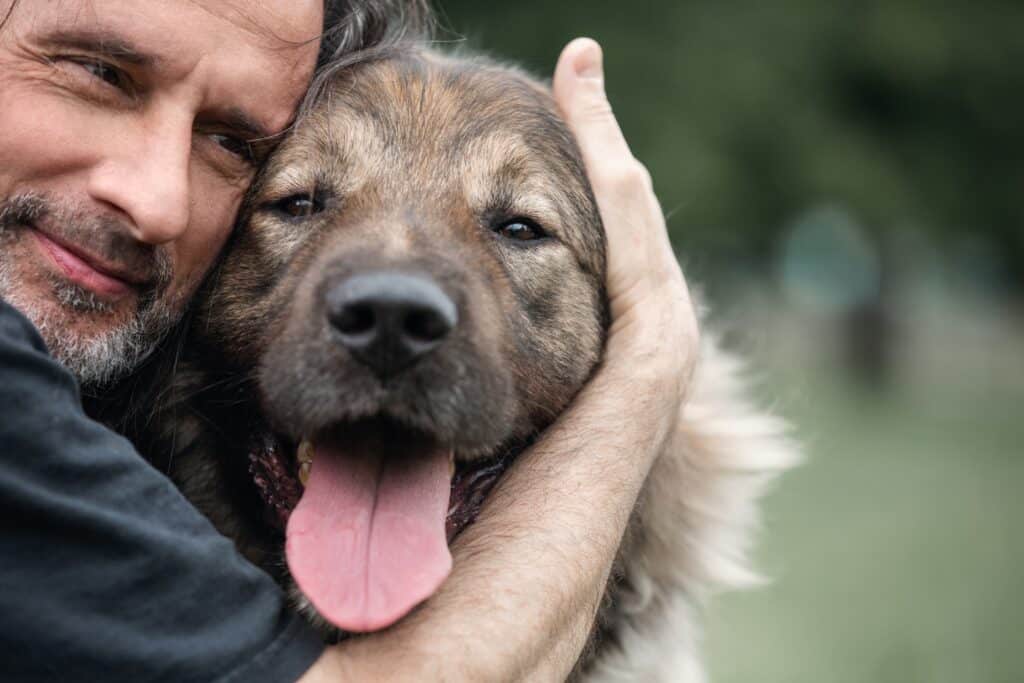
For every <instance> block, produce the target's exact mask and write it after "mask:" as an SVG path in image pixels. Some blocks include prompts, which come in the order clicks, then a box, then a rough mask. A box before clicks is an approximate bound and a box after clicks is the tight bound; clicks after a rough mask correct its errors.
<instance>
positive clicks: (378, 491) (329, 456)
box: [249, 418, 513, 632]
mask: <svg viewBox="0 0 1024 683" xmlns="http://www.w3.org/2000/svg"><path fill="white" fill-rule="evenodd" d="M249 457H250V464H249V467H250V472H251V474H252V477H253V481H254V482H255V484H256V487H257V489H258V490H259V492H260V495H261V497H262V499H263V502H264V505H265V511H266V513H267V517H268V521H269V522H270V523H271V524H272V525H273V526H275V527H276V528H277V529H279V530H282V531H284V533H285V552H286V555H287V560H288V567H289V569H290V571H291V574H292V577H293V578H294V579H295V582H296V584H297V585H298V587H299V588H300V589H301V590H302V592H303V594H304V595H305V596H306V597H307V598H308V599H309V600H310V602H311V603H312V604H313V606H314V607H316V609H317V611H318V612H319V613H320V615H321V616H323V617H324V618H325V619H327V620H328V621H330V622H331V623H333V624H334V625H335V626H337V627H338V628H341V629H344V630H346V631H352V632H366V631H374V630H378V629H381V628H384V627H386V626H389V625H391V624H392V623H394V622H395V621H397V620H398V619H400V618H401V617H402V616H404V615H405V614H406V613H408V612H409V611H410V610H411V609H412V608H414V607H415V606H416V605H418V604H419V603H420V602H422V601H423V600H424V599H426V598H427V597H429V596H430V595H431V594H432V593H433V592H434V591H435V590H436V589H437V588H438V587H439V586H440V584H441V583H442V582H443V581H444V579H445V578H446V577H447V576H448V573H449V571H450V570H451V555H450V553H449V551H448V543H449V542H450V541H451V540H452V539H453V538H455V536H456V535H458V533H459V532H460V531H462V530H463V529H464V528H465V527H466V526H467V525H468V524H469V523H470V522H471V521H472V520H473V519H474V518H475V517H476V514H477V513H478V512H479V510H480V507H481V506H482V504H483V501H484V500H485V498H486V497H487V494H488V493H489V492H490V490H491V488H492V487H493V485H494V484H495V482H496V481H497V480H498V478H499V477H500V476H501V474H502V473H503V472H504V471H505V469H506V468H507V467H508V465H509V464H510V462H511V460H512V457H513V455H512V452H511V450H509V452H508V453H507V454H505V455H499V456H497V457H494V458H490V459H487V460H476V461H470V462H465V461H461V460H460V459H459V458H458V457H457V454H456V453H455V452H454V450H453V449H451V448H449V447H447V446H445V445H444V444H441V443H439V442H438V441H437V440H436V439H434V438H433V437H431V436H430V435H428V434H424V433H421V432H417V431H413V430H411V429H409V428H406V427H403V426H401V425H399V424H397V423H396V422H394V421H392V420H388V419H384V418H374V419H367V420H360V421H358V422H354V423H345V424H341V425H337V426H335V427H332V428H331V429H329V430H324V431H323V432H321V433H319V434H316V435H314V436H312V437H310V438H308V439H304V440H303V441H302V442H301V443H299V444H298V445H297V446H296V445H293V444H290V443H289V442H288V441H287V440H286V439H283V438H280V437H277V436H275V435H273V434H272V433H270V432H269V431H261V436H260V437H259V440H258V443H257V444H256V445H255V446H254V447H253V448H252V449H251V450H250V456H249Z"/></svg>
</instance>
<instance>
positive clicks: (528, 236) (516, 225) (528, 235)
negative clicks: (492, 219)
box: [495, 218, 546, 242]
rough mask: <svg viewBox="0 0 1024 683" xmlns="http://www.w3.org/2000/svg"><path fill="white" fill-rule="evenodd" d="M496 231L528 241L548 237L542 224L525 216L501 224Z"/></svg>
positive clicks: (514, 238) (512, 238)
mask: <svg viewBox="0 0 1024 683" xmlns="http://www.w3.org/2000/svg"><path fill="white" fill-rule="evenodd" d="M495 232H496V233H498V234H499V235H501V236H502V237H505V238H507V239H510V240H518V241H520V242H526V241H528V240H539V239H540V238H542V237H546V235H545V234H544V231H543V230H541V228H540V226H539V225H537V224H536V223H534V222H533V221H531V220H527V219H525V218H514V219H512V220H510V221H506V222H504V223H502V224H501V225H499V226H498V227H497V229H496V230H495Z"/></svg>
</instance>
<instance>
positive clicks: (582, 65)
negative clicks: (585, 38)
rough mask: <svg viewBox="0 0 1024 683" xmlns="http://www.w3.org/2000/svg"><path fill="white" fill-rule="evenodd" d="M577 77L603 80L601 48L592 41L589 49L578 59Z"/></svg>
mask: <svg viewBox="0 0 1024 683" xmlns="http://www.w3.org/2000/svg"><path fill="white" fill-rule="evenodd" d="M575 66H576V75H577V76H579V77H580V78H601V77H602V75H603V70H602V68H601V46H600V45H598V44H597V43H595V42H593V41H590V42H589V44H588V45H587V48H586V49H585V50H583V51H582V52H581V53H580V54H579V56H577V57H576V65H575Z"/></svg>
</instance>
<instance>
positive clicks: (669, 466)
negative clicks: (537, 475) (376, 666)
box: [157, 49, 797, 682]
mask: <svg viewBox="0 0 1024 683" xmlns="http://www.w3.org/2000/svg"><path fill="white" fill-rule="evenodd" d="M321 85H322V86H323V88H322V92H323V95H322V97H321V99H320V102H319V103H318V105H317V106H315V107H314V108H313V109H312V110H311V113H310V114H309V115H308V116H307V117H306V118H305V120H304V121H303V122H302V123H301V124H300V125H299V126H298V127H297V128H296V130H295V131H294V133H293V134H292V135H291V136H290V137H289V139H288V140H286V141H285V143H284V144H283V145H282V146H281V148H280V149H279V150H278V152H277V153H276V154H275V155H274V157H273V158H272V159H271V160H270V162H269V164H268V167H267V169H266V171H265V172H264V173H263V175H262V176H261V178H260V179H259V181H258V182H257V184H256V187H255V189H254V192H253V195H252V198H251V201H250V204H249V206H248V208H247V209H246V211H245V214H244V217H243V222H242V225H241V228H240V230H239V232H238V234H237V236H236V239H235V241H234V243H233V245H232V246H231V248H230V250H229V252H228V254H227V256H226V258H225V260H224V263H223V264H222V266H221V268H220V269H219V271H218V272H217V273H216V275H215V277H213V278H212V279H211V280H210V282H209V283H208V285H207V286H206V287H205V288H204V293H203V297H202V300H201V303H200V306H199V309H198V316H197V320H196V324H195V326H194V344H193V345H192V346H191V347H190V348H192V349H199V350H200V351H193V352H192V355H191V356H189V357H186V358H184V359H183V361H182V365H183V366H186V367H188V368H190V370H189V371H188V372H187V373H186V374H185V378H186V379H180V380H179V383H178V385H179V386H178V389H177V391H178V393H180V394H181V395H182V396H183V398H182V399H181V400H180V401H179V402H178V403H179V404H190V405H191V406H192V407H191V408H190V409H189V410H187V411H184V412H187V413H189V414H190V415H194V416H202V417H201V419H182V417H181V415H180V414H179V413H180V411H179V413H176V414H175V415H174V416H173V417H174V422H173V424H174V425H175V429H176V430H177V437H178V438H175V439H173V441H174V443H176V444H186V445H188V448H185V447H180V448H178V449H177V451H178V452H177V454H176V455H174V457H173V458H171V459H170V460H171V461H172V463H173V464H171V465H169V469H171V471H172V473H173V474H174V476H175V478H176V479H177V480H178V481H179V482H180V483H181V485H182V487H183V490H185V491H186V494H187V495H189V496H190V497H191V498H192V499H193V500H195V501H196V502H197V504H198V505H199V506H200V507H201V509H204V510H205V511H207V513H208V514H209V515H210V516H211V518H212V519H213V520H214V522H215V523H216V524H217V525H218V527H219V528H221V530H222V531H224V532H225V533H228V534H229V535H232V536H233V537H234V538H235V539H236V542H237V543H238V545H239V548H240V549H241V550H242V551H243V552H245V553H246V554H247V555H248V556H250V557H252V558H254V559H256V560H257V561H259V562H260V563H261V564H262V565H263V566H264V567H266V568H267V569H268V570H269V571H272V572H275V573H276V574H277V575H278V576H279V577H280V578H281V579H282V581H285V582H286V583H287V575H286V573H284V572H283V567H282V565H281V563H280V560H279V559H278V558H279V557H280V555H279V552H275V549H274V544H275V543H280V540H279V539H275V537H274V536H273V535H272V534H264V535H262V536H261V535H260V532H259V528H258V527H259V523H260V520H259V515H258V513H257V514H255V515H254V513H253V511H252V508H251V507H246V506H247V505H249V504H250V503H251V501H250V502H249V503H247V502H246V499H245V494H244V492H243V493H242V494H239V493H238V491H239V490H240V489H241V488H244V483H242V484H239V483H238V479H239V476H238V470H239V466H238V463H237V462H236V461H233V460H232V458H239V457H241V458H243V459H244V457H245V456H244V451H243V452H242V453H241V455H234V456H228V455H226V454H225V451H230V450H231V449H232V448H233V449H235V450H238V449H239V446H238V444H237V443H235V442H236V441H239V440H243V439H244V438H245V436H246V431H245V425H244V424H243V425H242V426H241V427H240V428H238V430H237V434H238V435H240V436H232V433H231V431H230V430H229V429H228V428H227V426H226V424H227V422H230V421H232V420H238V419H239V418H240V416H242V417H245V416H248V415H250V414H252V413H255V412H257V409H262V412H263V413H264V416H265V418H266V419H267V420H269V421H270V422H272V423H273V424H274V426H275V427H276V428H277V429H278V430H279V431H280V432H281V433H283V434H285V435H287V436H288V437H290V438H292V439H298V438H302V437H304V436H305V435H307V434H309V433H311V432H310V430H313V431H316V430H318V429H322V428H324V427H325V426H327V425H330V424H332V422H333V421H337V420H338V419H339V418H340V419H353V418H356V419H358V418H361V417H365V416H366V415H371V414H374V411H376V410H380V409H381V406H382V405H385V406H386V405H387V403H386V401H387V400H391V399H388V398H386V397H385V398H381V399H377V398H374V397H375V396H381V395H382V394H381V392H382V390H381V388H380V387H379V386H378V384H377V383H376V382H375V381H373V380H371V379H369V378H367V377H366V376H365V372H363V371H362V370H361V369H360V368H359V367H358V366H357V365H355V364H353V362H352V361H351V359H350V358H348V357H347V355H346V354H345V353H344V352H342V351H340V350H339V349H338V348H337V345H336V344H335V343H333V342H332V340H331V338H330V335H329V333H328V332H325V322H324V316H323V315H322V307H323V304H322V302H321V299H322V290H323V288H324V287H325V286H327V285H329V284H330V283H331V282H332V278H336V277H338V273H345V272H348V271H349V270H351V269H353V268H362V267H365V266H366V265H367V264H370V265H375V264H384V265H387V266H388V267H395V266H400V267H402V268H415V269H418V270H420V271H425V272H428V273H430V274H431V276H432V277H434V278H435V279H437V281H438V282H440V283H441V284H442V285H443V286H444V287H445V288H447V291H449V293H451V294H452V295H453V296H455V297H456V298H457V300H458V301H459V311H460V326H459V330H458V334H457V337H456V338H455V339H454V340H451V341H446V345H447V346H446V347H444V349H442V350H439V351H437V352H435V353H434V354H433V355H432V356H431V358H430V359H428V360H426V361H422V362H421V363H420V365H418V366H417V368H416V370H415V372H417V373H421V376H420V377H418V379H417V380H416V382H413V383H411V384H412V385H414V386H415V387H418V388H416V389H415V391H414V390H412V389H410V390H409V391H410V392H411V393H416V392H417V391H420V388H422V387H426V388H427V389H430V390H433V389H435V388H436V389H438V390H439V391H442V393H441V394H440V400H433V401H430V402H428V404H429V406H431V407H430V408H428V409H427V410H426V413H423V411H420V412H417V410H418V409H417V410H414V409H411V408H410V409H403V410H405V412H403V413H400V414H398V415H397V417H398V418H399V419H400V420H403V421H407V422H409V423H410V424H415V425H416V426H418V427H427V428H429V429H430V430H432V431H433V430H440V431H434V433H435V435H437V434H440V435H441V438H443V439H446V440H450V441H451V442H452V443H453V444H454V445H453V448H454V449H455V452H456V453H457V455H458V457H459V458H461V459H462V460H464V461H472V460H473V459H474V458H479V457H488V456H489V455H491V454H493V451H494V449H495V447H497V446H498V445H499V444H500V443H505V442H508V441H510V440H512V441H514V440H521V439H525V438H529V437H530V436H531V435H533V434H535V433H536V432H537V431H538V430H539V429H543V428H544V427H545V426H546V425H547V424H549V423H550V422H551V421H552V420H553V419H554V418H555V417H556V416H557V415H558V413H560V412H561V411H562V410H563V409H564V408H565V406H566V405H568V403H569V401H570V400H571V399H572V397H573V396H574V395H575V393H576V392H577V391H578V390H579V388H580V387H581V386H582V385H583V384H584V383H585V381H586V379H587V378H588V377H589V375H590V374H591V372H592V371H593V370H594V368H595V366H596V364H597V362H598V359H599V357H600V353H601V347H602V339H603V334H604V325H605V324H606V323H607V319H606V312H605V307H604V291H603V280H604V268H605V261H604V240H603V231H602V226H601V222H600V217H599V215H598V212H597V207H596V202H595V201H594V198H593V195H592V193H591V191H590V188H589V185H588V184H587V181H586V176H585V172H584V170H583V165H582V161H581V159H580V157H579V153H578V150H577V149H576V147H575V143H574V142H573V141H572V139H571V136H570V135H569V133H568V130H567V129H566V128H565V125H564V123H563V122H561V121H560V119H559V118H558V115H557V111H556V109H555V107H554V103H553V102H552V101H551V99H550V96H549V95H548V94H547V92H546V91H545V90H543V89H542V88H541V87H539V85H538V84H537V83H536V82H535V81H533V80H531V79H529V78H528V77H525V76H524V75H522V74H521V73H519V72H517V71H515V70H512V69H508V68H504V67H499V66H495V65H494V64H492V63H489V62H481V61H476V60H471V59H456V58H450V57H443V56H440V55H436V54H433V53H430V52H428V51H424V50H421V49H413V50H410V51H406V52H400V53H398V54H397V55H396V56H394V57H391V58H385V59H379V60H369V61H367V63H365V64H358V63H355V64H353V65H351V66H349V68H347V69H346V70H344V71H340V72H338V73H335V74H330V75H328V76H325V77H324V81H323V83H322V84H321ZM304 193H308V194H310V195H313V194H317V195H319V196H323V197H326V198H327V200H326V201H327V204H326V205H325V208H324V210H323V211H322V213H319V214H317V215H316V216H311V217H309V218H308V219H303V220H302V221H291V220H288V219H287V218H286V217H282V216H281V215H280V212H279V211H275V210H274V208H273V207H274V206H275V204H274V203H275V202H276V201H279V200H280V199H281V198H282V197H288V196H289V195H296V194H304ZM505 205H507V206H506V208H505V209H503V210H504V211H506V213H510V215H514V216H519V215H522V216H528V217H529V218H531V219H533V220H535V221H536V222H537V223H539V224H541V225H542V226H543V227H544V228H545V229H546V230H547V232H548V233H549V235H550V238H551V239H549V240H548V241H546V242H544V244H539V245H526V246H524V245H514V244H510V243H506V242H503V241H502V240H501V239H498V238H497V237H496V235H495V234H494V233H493V227H494V226H493V225H491V223H493V222H494V221H495V220H497V219H494V218H493V217H492V214H493V213H494V211H496V208H495V207H500V206H505ZM499 222H500V221H499ZM432 364H436V366H437V367H436V368H435V367H434V365H432ZM423 366H425V367H423ZM190 373H191V374H190ZM449 384H450V385H451V386H450V388H446V385H449ZM434 385H437V386H434ZM188 387H192V388H188ZM225 388H226V389H225ZM236 388H237V390H236ZM232 392H234V393H232ZM444 392H447V393H444ZM204 395H206V396H207V398H203V396H204ZM211 395H212V398H209V396H211ZM196 396H198V397H199V398H198V399H196V398H195V397H196ZM414 398H415V397H414ZM435 398H436V397H435ZM204 401H205V403H204ZM381 401H383V403H381ZM410 405H412V404H410ZM438 405H440V406H448V407H450V408H451V411H452V414H451V415H448V416H447V418H451V419H450V420H448V421H447V422H446V421H445V420H446V416H444V415H441V416H438V415H435V414H433V413H431V412H430V410H432V409H433V407H436V406H438ZM217 411H220V412H217ZM421 413H423V414H421ZM427 413H429V414H427ZM424 415H426V416H424ZM460 419H461V420H462V421H461V422H460V421H458V420H460ZM467 420H468V421H467ZM204 421H205V422H207V423H208V422H211V421H213V422H217V421H219V426H220V428H221V430H224V431H225V432H226V434H218V433H216V430H210V429H208V428H207V429H205V430H204ZM417 421H418V422H417ZM446 425H447V426H446ZM445 430H447V431H445ZM473 430H475V432H477V433H476V434H475V435H469V434H468V432H469V431H473ZM218 439H219V440H218ZM164 459H166V458H164ZM157 460H161V459H160V458H157ZM796 460H797V450H796V448H795V447H794V446H793V444H792V443H791V442H790V441H789V440H788V438H787V434H786V428H785V425H784V423H783V422H782V421H780V420H778V419H776V418H773V417H770V416H768V415H765V414H763V413H762V412H760V411H759V410H758V409H757V408H756V407H755V406H754V404H753V403H752V402H751V400H750V398H749V396H748V395H747V390H746V384H745V382H744V380H743V378H742V372H741V367H740V365H739V363H738V362H737V361H736V360H735V359H734V358H732V357H731V356H729V355H728V354H726V353H725V352H724V351H722V350H721V349H720V347H719V345H718V344H717V343H716V341H715V339H714V336H713V334H711V333H710V332H707V333H705V342H704V343H703V346H702V349H701V353H700V359H699V364H698V367H697V371H696V375H695V377H694V380H693V384H692V386H691V388H690V395H689V400H688V401H687V403H686V405H685V408H684V409H683V411H682V414H681V415H680V421H679V427H678V430H677V432H676V433H675V435H674V438H673V439H672V443H671V445H670V447H669V448H668V449H667V450H666V452H665V453H663V454H662V455H661V456H660V457H659V458H658V460H657V461H656V463H655V465H654V469H653V472H652V474H651V476H650V478H649V481H648V483H647V485H646V486H645V488H644V490H643V492H642V495H641V499H640V501H639V503H638V505H637V509H636V512H635V514H634V516H633V520H632V522H631V525H630V529H629V531H628V532H627V535H626V538H625V540H624V542H623V546H622V549H621V552H620V555H619V558H618V561H617V562H616V571H615V575H614V576H613V580H612V581H611V583H610V585H609V591H608V595H607V598H606V600H605V606H604V608H603V609H602V610H601V613H600V615H599V619H598V627H597V630H596V632H595V641H594V642H595V646H594V647H593V648H590V649H589V650H588V653H587V655H586V656H585V658H584V660H583V661H581V663H580V666H579V667H578V669H577V672H576V674H575V677H576V678H578V679H580V680H587V681H601V682H606V681H608V682H610V681H685V682H691V681H701V680H703V676H704V674H703V668H702V666H701V663H700V657H699V641H700V614H701V610H702V606H703V604H704V602H705V600H706V599H707V598H708V597H709V596H710V595H711V594H712V593H713V592H714V591H716V590H719V589H727V588H736V587H742V586H747V585H751V584H753V583H756V576H755V575H754V574H753V573H752V572H751V571H750V570H749V568H748V565H747V561H746V554H747V551H748V546H749V544H750V539H751V535H752V532H753V531H754V529H755V528H756V523H757V514H756V501H757V499H758V497H759V496H760V495H761V494H762V493H763V491H764V489H765V487H766V485H767V484H768V483H769V482H770V481H771V479H772V478H773V477H774V476H775V475H776V474H777V473H778V472H780V471H782V470H784V469H785V468H787V467H789V466H791V465H792V464H793V463H794V462H795V461H796ZM161 461H163V460H161ZM246 476H247V474H246V473H245V472H244V471H242V476H241V479H243V480H244V479H245V477H246ZM232 482H234V483H232ZM232 496H234V498H232ZM296 603H297V604H298V605H300V606H303V605H305V606H306V608H308V604H307V603H306V602H305V600H304V599H303V598H302V597H301V595H296ZM307 611H308V612H309V613H310V616H311V618H313V619H314V620H315V618H316V617H315V613H313V612H312V610H309V609H307Z"/></svg>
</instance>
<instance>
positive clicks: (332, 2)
mask: <svg viewBox="0 0 1024 683" xmlns="http://www.w3.org/2000/svg"><path fill="white" fill-rule="evenodd" d="M433 24H434V22H433V12H432V11H431V9H430V1H429V0H324V31H323V35H322V36H321V43H320V56H319V59H318V60H317V68H318V71H319V70H323V69H331V70H333V68H332V67H336V64H335V63H336V62H338V61H347V58H348V57H349V56H350V55H352V54H355V53H360V52H366V51H373V50H380V49H386V48H387V47H388V46H391V45H395V44H398V43H403V42H407V41H411V42H415V41H419V40H426V39H427V38H429V37H430V34H431V33H432V29H433Z"/></svg>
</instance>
